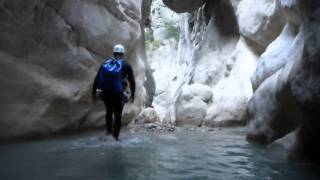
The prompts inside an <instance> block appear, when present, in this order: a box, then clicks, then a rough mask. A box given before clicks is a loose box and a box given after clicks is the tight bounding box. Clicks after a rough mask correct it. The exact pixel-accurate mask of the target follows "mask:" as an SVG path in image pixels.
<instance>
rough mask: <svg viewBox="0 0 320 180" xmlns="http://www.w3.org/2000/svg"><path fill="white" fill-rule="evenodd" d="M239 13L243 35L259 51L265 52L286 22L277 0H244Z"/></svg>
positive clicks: (239, 7)
mask: <svg viewBox="0 0 320 180" xmlns="http://www.w3.org/2000/svg"><path fill="white" fill-rule="evenodd" d="M237 15H238V22H239V27H240V33H241V35H243V36H244V37H245V38H246V39H247V40H248V43H249V44H250V45H251V46H252V47H253V48H254V49H255V50H256V51H257V52H258V53H261V52H264V50H265V48H266V47H267V46H268V45H269V44H270V43H271V42H272V41H273V40H274V39H275V38H276V37H277V36H278V35H279V33H280V32H281V30H282V28H283V25H284V23H285V20H284V17H283V15H282V14H281V8H280V5H279V3H277V0H261V1H255V0H242V1H241V2H240V4H239V5H238V11H237Z"/></svg>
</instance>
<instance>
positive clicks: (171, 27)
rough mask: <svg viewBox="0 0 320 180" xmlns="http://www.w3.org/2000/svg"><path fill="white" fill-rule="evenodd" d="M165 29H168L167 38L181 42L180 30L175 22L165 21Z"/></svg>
mask: <svg viewBox="0 0 320 180" xmlns="http://www.w3.org/2000/svg"><path fill="white" fill-rule="evenodd" d="M164 28H165V29H166V38H168V39H170V38H173V39H175V40H176V41H179V36H180V28H179V27H178V26H176V25H175V24H174V22H173V21H171V20H166V21H164Z"/></svg>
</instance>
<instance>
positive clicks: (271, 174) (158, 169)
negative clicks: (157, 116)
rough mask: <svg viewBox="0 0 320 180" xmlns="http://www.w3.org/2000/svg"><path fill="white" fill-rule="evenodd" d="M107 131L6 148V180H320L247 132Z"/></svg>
mask: <svg viewBox="0 0 320 180" xmlns="http://www.w3.org/2000/svg"><path fill="white" fill-rule="evenodd" d="M121 135H122V136H121V138H122V139H121V142H120V143H118V142H115V141H114V140H113V139H112V138H111V137H105V136H104V135H103V132H98V133H90V134H85V135H81V136H79V135H77V136H68V137H63V138H55V139H50V140H41V141H34V142H23V143H21V142H20V143H11V144H2V145H0V163H1V165H0V179H1V180H6V179H10V180H11V179H24V180H25V179H41V180H45V179H68V180H69V179H217V180H229V179H232V180H235V179H261V180H262V179H264V180H268V179H290V180H292V179H320V171H319V169H318V168H317V167H314V166H312V165H308V164H298V163H293V162H288V161H286V160H285V159H284V158H283V157H282V156H281V154H278V153H276V152H272V151H271V150H269V149H267V148H266V147H263V146H257V145H253V144H249V143H248V142H247V141H246V140H245V138H244V130H243V129H241V128H236V129H222V130H221V131H219V130H216V131H213V132H201V131H193V132H187V131H184V130H180V131H178V132H176V133H174V134H160V135H157V134H152V133H147V132H144V131H141V132H136V133H130V132H129V131H126V132H124V133H122V134H121Z"/></svg>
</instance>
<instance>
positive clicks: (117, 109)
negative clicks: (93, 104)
mask: <svg viewBox="0 0 320 180" xmlns="http://www.w3.org/2000/svg"><path fill="white" fill-rule="evenodd" d="M114 97H115V98H116V99H115V101H114V117H115V122H114V131H113V136H114V138H115V139H116V140H117V141H118V140H119V133H120V129H121V117H122V110H123V102H122V94H117V95H115V96H114Z"/></svg>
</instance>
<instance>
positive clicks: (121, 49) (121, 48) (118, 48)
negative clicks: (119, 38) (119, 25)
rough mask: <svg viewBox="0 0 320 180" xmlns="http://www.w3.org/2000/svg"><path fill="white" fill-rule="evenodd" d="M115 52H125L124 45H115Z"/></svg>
mask: <svg viewBox="0 0 320 180" xmlns="http://www.w3.org/2000/svg"><path fill="white" fill-rule="evenodd" d="M113 52H114V53H123V54H124V52H125V50H124V47H123V46H122V45H121V44H117V45H115V46H114V47H113Z"/></svg>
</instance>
